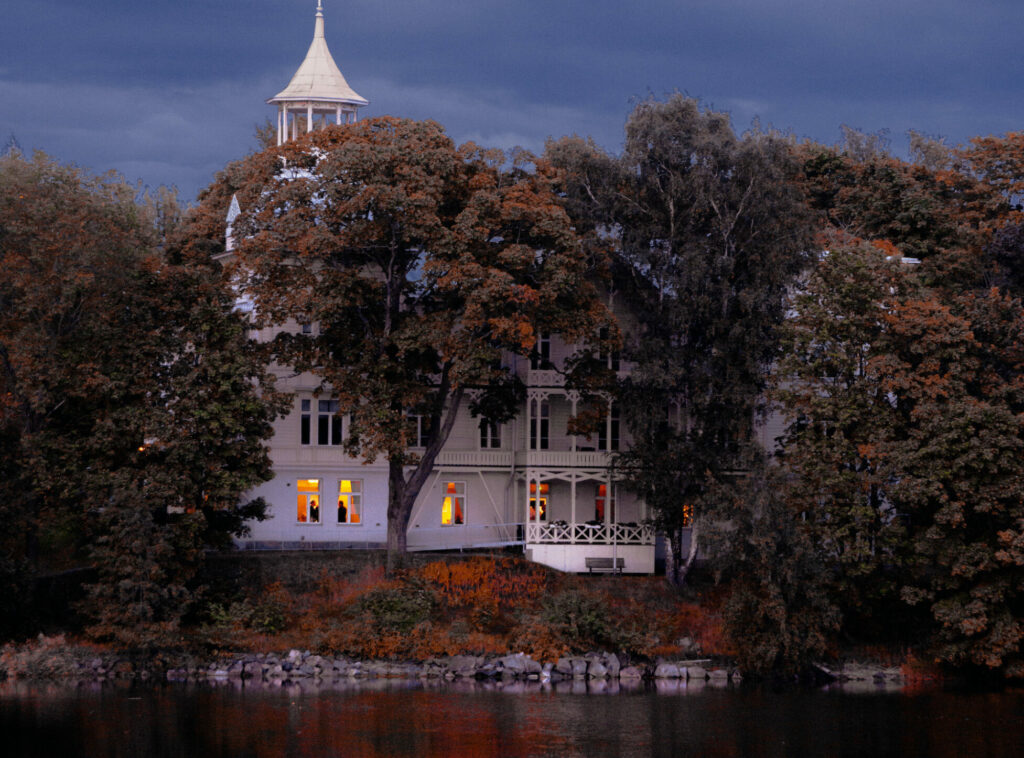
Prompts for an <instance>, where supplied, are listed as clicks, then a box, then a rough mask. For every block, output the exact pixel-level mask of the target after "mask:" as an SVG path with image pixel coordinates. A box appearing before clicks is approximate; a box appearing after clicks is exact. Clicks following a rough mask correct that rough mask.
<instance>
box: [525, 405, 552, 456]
mask: <svg viewBox="0 0 1024 758" xmlns="http://www.w3.org/2000/svg"><path fill="white" fill-rule="evenodd" d="M532 403H533V407H532V411H533V412H532V413H531V414H530V449H531V450H547V449H548V437H549V433H550V431H551V406H550V405H548V401H547V400H540V401H537V400H534V401H532Z"/></svg>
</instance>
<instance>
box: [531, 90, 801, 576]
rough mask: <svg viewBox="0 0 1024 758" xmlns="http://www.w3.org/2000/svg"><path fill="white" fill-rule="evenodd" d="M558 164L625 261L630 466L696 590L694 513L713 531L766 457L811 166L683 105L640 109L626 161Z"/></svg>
mask: <svg viewBox="0 0 1024 758" xmlns="http://www.w3.org/2000/svg"><path fill="white" fill-rule="evenodd" d="M548 155H549V156H550V157H551V158H552V160H553V161H554V162H555V163H556V165H559V166H560V167H561V168H562V169H563V170H564V171H565V173H566V178H565V190H564V193H563V194H564V202H565V203H566V207H567V208H569V210H570V211H571V212H572V213H573V215H574V218H575V219H577V222H578V224H579V225H581V226H582V227H584V228H587V227H589V228H590V229H592V230H594V234H595V236H596V237H597V238H598V239H603V240H604V241H605V242H606V244H608V245H610V246H613V247H614V248H615V249H616V259H615V262H614V264H613V275H614V286H615V288H616V292H615V293H613V296H614V297H622V298H624V299H625V300H626V302H628V308H629V310H630V312H631V314H632V315H633V316H635V318H636V322H637V324H636V328H635V330H634V331H635V335H632V336H631V337H630V338H627V340H626V343H627V349H626V352H625V354H624V356H623V357H624V358H626V359H628V360H630V361H632V362H633V370H632V371H631V374H630V377H629V378H628V379H627V380H626V382H625V384H624V385H623V386H622V387H621V388H620V397H621V402H622V404H623V419H624V421H625V422H626V424H627V426H628V428H629V430H630V433H631V436H632V444H631V448H630V450H629V451H628V452H625V453H623V454H622V455H620V456H619V459H618V465H619V467H620V470H621V472H622V474H623V476H624V478H625V480H626V482H627V484H628V485H629V486H630V487H631V488H633V489H634V490H636V491H637V492H638V493H639V494H641V495H642V496H643V497H644V498H645V500H646V501H647V502H648V504H650V505H651V506H653V508H654V509H655V512H656V514H657V518H658V523H659V525H660V526H661V528H663V529H664V530H665V531H666V533H667V534H669V535H671V537H672V539H671V542H672V545H673V547H674V550H673V560H672V562H671V565H670V567H669V575H670V577H672V578H673V579H674V580H675V581H679V582H681V581H682V579H683V577H684V576H685V572H686V570H687V569H688V567H689V565H691V564H692V561H693V558H694V556H695V555H696V548H697V530H696V527H695V528H694V530H693V532H692V533H691V537H692V538H691V543H690V550H689V552H688V554H687V555H685V556H684V555H683V553H682V527H684V526H686V525H689V520H688V519H689V514H690V513H692V512H693V510H695V511H696V512H697V513H698V514H701V517H702V518H713V511H714V508H715V505H716V500H717V497H718V493H719V492H720V491H721V488H722V487H725V486H727V484H728V482H729V480H730V479H731V478H732V477H734V476H735V474H736V472H737V471H738V470H740V469H742V468H743V467H745V466H746V465H747V463H748V461H749V460H750V457H751V455H752V452H753V451H752V444H753V440H752V424H753V420H754V416H755V413H756V411H757V409H758V406H759V402H760V397H761V392H762V389H763V387H764V382H765V377H766V374H767V367H768V365H769V364H770V362H771V360H772V359H773V357H774V346H775V344H776V329H777V327H778V325H779V323H780V322H781V320H782V318H783V315H784V311H783V295H784V292H785V288H786V286H787V284H788V283H789V282H790V281H792V279H793V277H794V276H795V275H796V273H797V272H798V271H799V270H800V268H801V266H802V265H803V263H804V260H805V256H806V254H807V251H808V249H809V246H810V237H809V226H808V224H807V213H806V211H805V208H804V204H803V199H802V196H801V193H800V191H799V190H798V188H797V187H796V186H795V184H794V182H793V179H794V177H795V174H796V171H797V164H796V163H795V162H794V160H793V158H792V154H791V150H790V145H789V143H788V141H787V140H785V139H783V138H781V137H780V136H778V135H775V134H770V133H765V132H760V131H753V132H750V133H748V134H745V135H743V136H742V137H737V136H736V134H735V133H734V132H733V130H732V127H731V126H730V124H729V119H728V117H727V116H726V115H725V114H721V113H715V112H713V111H710V110H701V108H700V107H699V105H698V103H697V102H696V101H694V100H691V99H688V98H684V97H682V96H681V95H674V96H672V97H670V98H668V99H667V100H666V101H664V102H660V101H657V100H654V99H650V100H647V101H644V102H643V103H641V104H640V105H638V106H637V108H636V109H635V111H634V112H633V114H632V115H631V116H630V118H629V121H628V122H627V124H626V144H625V150H624V152H623V154H622V156H621V157H620V158H619V159H617V160H612V159H609V158H608V157H607V156H605V155H603V154H601V152H600V151H599V150H598V149H597V148H596V147H595V146H594V145H593V144H588V143H584V142H582V141H581V140H578V139H575V138H574V139H568V140H563V141H561V142H558V143H552V144H550V145H549V146H548Z"/></svg>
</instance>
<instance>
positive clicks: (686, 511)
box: [683, 503, 693, 526]
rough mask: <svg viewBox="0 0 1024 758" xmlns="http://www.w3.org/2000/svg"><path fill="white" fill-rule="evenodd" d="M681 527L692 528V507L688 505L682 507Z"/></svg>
mask: <svg viewBox="0 0 1024 758" xmlns="http://www.w3.org/2000/svg"><path fill="white" fill-rule="evenodd" d="M683 526H693V506H692V505H690V504H689V503H686V504H685V505H683Z"/></svg>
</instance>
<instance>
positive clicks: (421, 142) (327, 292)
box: [196, 118, 608, 568]
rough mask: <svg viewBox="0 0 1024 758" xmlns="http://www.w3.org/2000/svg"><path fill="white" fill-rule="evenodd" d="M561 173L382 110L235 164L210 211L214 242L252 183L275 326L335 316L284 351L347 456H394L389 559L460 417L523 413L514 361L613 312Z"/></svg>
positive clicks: (289, 339) (251, 263)
mask: <svg viewBox="0 0 1024 758" xmlns="http://www.w3.org/2000/svg"><path fill="white" fill-rule="evenodd" d="M553 180H554V174H553V172H552V170H551V169H550V168H549V166H548V165H547V164H546V163H544V162H543V161H539V160H535V159H532V158H530V157H529V156H526V155H519V156H517V157H516V160H515V161H514V162H513V164H512V165H511V166H505V157H504V155H503V154H502V153H500V152H495V151H486V150H482V149H480V148H478V147H476V146H475V145H472V144H469V145H464V146H463V147H461V148H459V149H456V147H455V145H454V144H453V143H452V141H451V140H450V139H449V138H448V137H447V136H446V135H445V134H444V132H443V131H442V129H441V128H440V127H439V126H438V125H437V124H435V123H433V122H415V121H409V120H402V119H395V118H378V119H372V120H368V121H362V122H359V123H358V124H354V125H350V126H345V127H331V128H328V129H326V130H323V131H317V132H315V133H313V134H311V135H309V136H307V137H306V138H304V139H302V140H298V141H294V142H289V143H287V144H286V145H284V146H282V147H278V148H273V149H269V150H266V151H264V152H262V153H259V154H257V155H254V156H251V157H250V158H248V159H246V160H245V161H244V162H243V163H242V164H241V165H240V166H235V167H229V170H228V171H226V172H225V173H224V174H223V175H222V176H221V178H220V180H219V182H218V184H217V185H215V186H214V187H213V188H211V190H210V191H209V192H208V193H207V201H206V203H205V205H207V206H208V207H207V208H206V209H205V210H201V211H200V213H199V214H198V215H197V227H196V231H197V234H199V235H200V237H202V236H203V235H204V234H208V233H209V232H210V229H209V228H206V229H205V230H204V228H203V227H202V224H201V222H202V220H203V219H206V220H207V221H208V220H209V219H210V218H211V217H213V216H216V215H218V214H223V212H224V211H225V210H226V208H225V204H226V200H227V199H228V198H229V197H230V194H231V193H233V192H237V194H238V197H239V200H240V203H241V206H242V209H243V212H242V216H241V217H240V218H239V219H238V220H237V222H236V224H235V234H236V237H237V238H238V240H239V243H238V249H237V258H236V267H235V272H236V273H237V275H238V276H239V278H240V282H241V286H242V287H243V288H244V290H245V291H246V292H247V293H248V294H249V295H251V296H252V298H253V299H254V301H255V303H256V313H257V320H258V323H259V324H262V325H274V324H282V323H284V322H286V321H287V320H290V319H292V320H295V321H298V322H301V323H316V324H319V329H318V330H317V333H316V334H315V335H313V336H310V337H298V338H296V337H295V336H294V335H288V334H284V333H282V334H280V335H279V336H278V338H277V339H276V340H275V341H274V342H273V344H272V345H271V352H272V355H273V357H274V359H276V360H277V361H279V362H281V363H283V364H286V365H291V366H294V367H295V368H296V369H298V370H313V371H315V373H316V374H317V375H318V376H319V377H320V378H321V380H322V385H321V390H322V391H324V392H328V393H331V394H332V396H334V397H336V398H337V399H338V401H339V413H342V414H349V416H350V418H351V425H350V433H349V434H348V436H347V438H346V440H345V449H346V452H347V453H349V454H357V455H361V456H363V457H364V458H365V459H367V460H373V459H374V458H375V457H376V456H378V455H381V456H384V457H385V458H386V459H387V461H388V464H389V496H388V555H389V568H391V567H393V566H394V564H395V562H396V559H397V556H399V555H400V554H401V553H404V551H405V547H406V531H407V527H408V521H409V517H410V514H411V512H412V506H413V503H414V501H415V500H416V497H417V495H418V494H419V492H420V490H421V488H422V487H423V485H424V483H425V482H426V480H427V477H428V476H429V474H430V471H431V470H432V467H433V464H434V461H435V459H436V458H437V455H438V453H439V452H440V450H441V447H442V446H443V445H444V443H445V440H446V439H447V438H448V435H449V433H450V432H451V429H452V427H453V425H454V423H455V418H456V415H457V414H458V413H460V412H465V410H466V406H467V405H468V408H469V411H470V412H471V413H472V414H474V415H483V416H485V417H487V418H489V419H491V420H493V421H503V420H507V419H508V418H510V417H511V415H512V414H513V413H514V410H515V405H516V401H517V399H518V394H519V393H518V392H517V388H518V387H519V385H518V384H517V382H516V381H515V379H514V377H513V376H512V375H511V374H510V372H509V371H508V369H507V368H506V367H503V366H502V365H501V359H502V356H503V355H505V354H506V353H516V354H527V353H529V352H530V351H531V350H532V349H533V346H534V343H535V341H536V335H537V333H538V332H539V331H545V332H557V333H559V334H561V335H562V336H563V337H564V338H565V340H566V341H567V342H573V341H580V342H584V341H586V340H588V339H590V338H591V337H592V336H593V335H594V334H595V333H596V331H597V329H598V327H599V326H600V325H601V324H602V323H603V322H607V320H608V315H607V313H606V312H605V309H604V308H603V306H601V304H600V299H599V298H598V297H596V293H595V290H594V288H593V286H592V284H591V283H590V281H589V280H588V275H589V274H590V273H591V271H590V266H589V262H588V259H587V257H586V256H585V254H584V251H583V249H582V246H581V244H580V242H579V240H578V239H577V237H576V235H575V233H574V231H573V228H572V225H571V224H570V222H569V219H568V217H567V216H566V214H565V212H564V211H563V210H562V208H561V207H560V206H559V205H558V203H557V202H556V196H555V193H554V190H553ZM211 207H213V208H215V211H211V210H210V208H211ZM221 217H223V216H222V215H221ZM207 226H208V225H207ZM201 242H202V240H198V241H197V244H200V243H201ZM470 390H476V392H475V393H474V395H473V397H472V398H471V396H470ZM414 414H415V415H418V416H420V417H421V418H422V419H424V421H425V422H426V423H424V424H423V425H422V429H423V432H424V434H423V436H422V437H421V438H419V439H413V438H412V436H411V435H412V432H411V430H410V425H409V423H408V418H409V416H410V415H414ZM417 446H422V448H423V449H422V452H419V453H413V452H410V448H411V447H417Z"/></svg>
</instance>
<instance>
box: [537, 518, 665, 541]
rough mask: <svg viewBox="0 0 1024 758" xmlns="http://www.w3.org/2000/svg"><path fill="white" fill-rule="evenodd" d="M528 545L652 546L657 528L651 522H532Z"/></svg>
mask: <svg viewBox="0 0 1024 758" xmlns="http://www.w3.org/2000/svg"><path fill="white" fill-rule="evenodd" d="M526 542H527V544H530V543H533V544H563V545H653V544H654V529H652V528H651V527H650V526H649V525H648V524H570V523H568V522H565V521H552V522H551V523H550V524H546V523H529V524H527V525H526Z"/></svg>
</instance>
